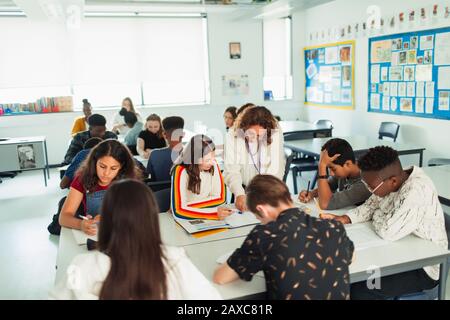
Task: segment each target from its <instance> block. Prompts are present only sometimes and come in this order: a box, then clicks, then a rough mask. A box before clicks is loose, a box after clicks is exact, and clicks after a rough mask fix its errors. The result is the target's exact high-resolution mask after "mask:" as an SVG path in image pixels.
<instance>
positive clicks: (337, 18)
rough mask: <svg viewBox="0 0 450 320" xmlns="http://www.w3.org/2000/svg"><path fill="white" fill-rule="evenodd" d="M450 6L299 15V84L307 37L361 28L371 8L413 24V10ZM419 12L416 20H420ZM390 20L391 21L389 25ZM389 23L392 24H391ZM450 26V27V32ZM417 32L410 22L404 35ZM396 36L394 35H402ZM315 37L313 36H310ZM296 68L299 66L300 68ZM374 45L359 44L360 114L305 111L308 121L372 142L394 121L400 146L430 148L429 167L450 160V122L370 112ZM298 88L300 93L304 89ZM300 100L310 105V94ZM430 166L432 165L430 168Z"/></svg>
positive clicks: (430, 0) (348, 8)
mask: <svg viewBox="0 0 450 320" xmlns="http://www.w3.org/2000/svg"><path fill="white" fill-rule="evenodd" d="M436 3H437V4H439V5H440V6H443V5H444V4H449V1H435V0H409V1H402V0H358V1H354V0H336V1H333V2H331V3H328V4H324V5H321V6H318V7H315V8H312V9H309V10H307V11H306V12H301V13H296V14H295V15H294V21H295V22H296V28H295V29H294V37H295V45H296V50H298V51H297V52H295V51H294V52H295V55H294V58H295V59H296V60H297V61H296V62H295V65H296V67H295V69H294V70H295V71H296V72H299V73H300V74H296V75H295V76H296V79H298V81H299V82H301V86H304V76H303V74H304V59H303V55H301V54H300V52H301V48H302V47H304V46H306V45H307V38H306V35H309V33H310V32H315V31H320V30H322V29H324V30H327V29H328V28H329V27H335V26H342V25H348V24H352V25H354V24H355V23H356V22H359V23H361V22H363V21H366V19H367V18H368V15H367V13H366V10H367V7H368V6H370V5H378V6H379V7H380V8H381V15H382V16H389V15H392V14H395V13H397V14H398V13H399V12H405V19H406V20H407V19H408V12H409V11H408V10H409V9H411V8H412V9H414V8H415V9H417V8H420V7H423V6H427V7H428V8H429V7H430V6H431V5H433V4H436ZM417 14H418V13H417V10H416V15H417ZM385 20H386V19H385ZM386 23H387V22H386ZM448 25H449V22H447V26H448ZM443 26H445V24H444V23H442V22H441V23H439V24H437V25H426V26H422V27H420V26H419V27H417V28H414V29H417V30H420V29H433V28H438V27H443ZM407 31H411V29H410V28H409V27H408V22H407V21H406V22H405V27H404V28H403V30H399V31H398V32H407ZM398 32H396V31H395V32H394V33H398ZM308 37H309V36H308ZM295 65H294V66H295ZM367 65H368V40H367V38H357V39H356V50H355V101H356V103H355V104H356V107H355V110H350V111H346V110H334V109H325V108H317V107H310V106H307V107H306V106H305V107H304V108H302V109H301V110H302V111H301V115H302V118H305V119H307V120H308V121H314V120H317V119H324V118H325V119H330V120H332V121H333V122H334V124H335V130H334V135H343V136H345V135H351V134H362V135H368V136H373V137H375V136H377V132H378V128H379V125H380V122H382V121H394V122H398V123H399V124H400V132H399V138H398V140H397V141H398V142H405V143H415V144H419V145H421V146H424V147H426V151H425V154H424V158H425V161H427V159H429V158H432V157H446V158H450V148H449V141H448V137H449V131H450V121H445V120H434V119H426V118H418V117H408V116H395V115H388V114H378V113H372V112H370V113H369V112H367V107H368V106H367V95H368V93H367V90H368V84H367V79H368V74H367V72H368V71H367V70H368V67H367ZM298 87H300V86H299V83H298V82H297V84H296V86H295V88H296V89H298ZM297 97H298V98H301V99H300V101H303V99H304V89H303V87H302V89H301V91H300V92H297ZM425 163H426V162H425Z"/></svg>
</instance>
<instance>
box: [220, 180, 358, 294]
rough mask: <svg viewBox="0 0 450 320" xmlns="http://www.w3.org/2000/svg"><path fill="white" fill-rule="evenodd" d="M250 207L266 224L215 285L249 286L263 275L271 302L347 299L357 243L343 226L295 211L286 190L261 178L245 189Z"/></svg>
mask: <svg viewBox="0 0 450 320" xmlns="http://www.w3.org/2000/svg"><path fill="white" fill-rule="evenodd" d="M246 196H247V206H248V208H249V209H250V210H251V211H252V212H253V213H254V214H255V216H256V217H257V218H258V219H259V220H260V221H261V222H262V224H261V225H258V226H256V227H255V228H254V229H253V230H252V231H251V232H250V234H249V235H248V236H247V238H246V239H245V241H244V243H243V244H242V246H241V247H240V248H239V249H237V250H236V251H235V252H234V253H233V254H232V255H231V257H230V258H229V259H228V260H227V262H226V263H224V264H223V265H222V266H220V267H219V268H218V269H217V270H216V272H215V274H214V278H213V280H214V282H216V283H218V284H224V283H228V282H231V281H234V280H237V279H238V278H241V279H242V280H245V281H250V280H251V279H252V277H253V276H254V275H255V274H256V273H257V272H258V271H261V270H262V271H263V272H264V276H265V280H266V288H267V298H268V299H286V300H290V299H292V300H294V299H297V300H299V299H302V300H305V299H306V300H312V299H330V300H331V299H349V298H350V281H349V271H348V269H349V264H350V263H351V260H352V255H353V250H354V247H353V243H352V241H350V239H349V238H348V237H347V234H346V232H345V228H344V226H343V225H342V224H341V223H340V222H337V221H327V220H321V219H317V218H314V217H311V216H309V215H307V214H306V213H304V212H302V211H301V210H300V209H298V208H296V207H295V206H294V204H293V202H292V199H291V195H290V193H289V189H288V188H287V186H286V185H285V184H284V183H283V182H282V181H281V180H279V179H278V178H276V177H274V176H271V175H257V176H256V177H255V178H253V179H252V181H251V182H250V184H249V185H248V186H247V188H246Z"/></svg>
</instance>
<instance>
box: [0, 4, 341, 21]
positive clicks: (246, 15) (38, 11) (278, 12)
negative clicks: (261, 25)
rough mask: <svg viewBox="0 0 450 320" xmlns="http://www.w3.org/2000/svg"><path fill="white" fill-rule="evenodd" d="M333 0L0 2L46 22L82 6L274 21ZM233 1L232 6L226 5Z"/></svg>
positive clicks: (2, 6)
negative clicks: (51, 14) (52, 13)
mask: <svg viewBox="0 0 450 320" xmlns="http://www.w3.org/2000/svg"><path fill="white" fill-rule="evenodd" d="M331 1H333V0H272V1H270V0H0V11H13V10H14V11H15V10H19V11H23V12H25V14H26V16H27V17H28V18H30V19H45V18H46V17H47V16H48V11H49V10H48V9H49V7H52V6H53V7H55V6H56V7H58V6H64V7H67V6H68V5H73V4H76V5H79V6H80V7H82V8H83V9H82V10H84V12H132V13H135V12H142V13H193V12H196V13H199V12H202V13H211V12H228V13H231V15H230V17H231V18H232V19H233V20H244V19H273V18H279V17H285V16H288V15H290V14H292V13H293V12H295V11H299V10H305V9H309V8H312V7H315V6H318V5H321V4H324V3H327V2H331ZM224 2H231V4H224Z"/></svg>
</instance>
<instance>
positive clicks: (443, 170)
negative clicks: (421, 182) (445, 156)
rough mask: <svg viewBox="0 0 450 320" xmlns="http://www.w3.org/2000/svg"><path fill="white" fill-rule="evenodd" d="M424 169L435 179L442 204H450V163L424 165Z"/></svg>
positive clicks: (434, 182)
mask: <svg viewBox="0 0 450 320" xmlns="http://www.w3.org/2000/svg"><path fill="white" fill-rule="evenodd" d="M422 169H423V171H425V173H426V174H427V176H429V177H430V179H431V180H432V181H433V184H434V186H435V187H436V190H437V192H438V195H439V200H440V202H441V203H442V204H444V205H446V206H450V165H446V166H435V167H424V168H422Z"/></svg>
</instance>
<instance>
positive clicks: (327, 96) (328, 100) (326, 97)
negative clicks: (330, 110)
mask: <svg viewBox="0 0 450 320" xmlns="http://www.w3.org/2000/svg"><path fill="white" fill-rule="evenodd" d="M323 101H324V102H325V103H331V102H332V99H331V93H329V92H326V93H325V94H324V96H323Z"/></svg>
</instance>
